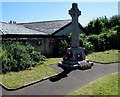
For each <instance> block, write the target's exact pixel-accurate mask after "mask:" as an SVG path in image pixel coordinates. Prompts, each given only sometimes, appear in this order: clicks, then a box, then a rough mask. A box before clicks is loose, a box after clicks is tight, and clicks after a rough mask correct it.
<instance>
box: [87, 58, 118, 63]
mask: <svg viewBox="0 0 120 97" xmlns="http://www.w3.org/2000/svg"><path fill="white" fill-rule="evenodd" d="M88 60H89V59H88ZM89 61H91V62H94V63H99V64H113V63H120V62H109V63H101V62H96V61H92V60H89Z"/></svg>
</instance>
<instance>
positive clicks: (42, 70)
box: [0, 50, 118, 88]
mask: <svg viewBox="0 0 120 97" xmlns="http://www.w3.org/2000/svg"><path fill="white" fill-rule="evenodd" d="M87 58H88V59H90V60H92V61H95V62H101V63H109V62H118V50H109V51H105V52H95V53H92V54H90V55H88V56H87ZM60 61H62V58H47V59H46V61H45V62H44V63H43V64H42V65H38V66H36V67H34V68H32V69H31V70H23V71H20V72H10V73H7V74H1V75H0V82H1V83H2V84H3V85H5V86H6V87H8V88H17V87H20V86H23V85H25V84H28V83H31V82H34V81H37V80H41V79H43V78H45V77H49V76H52V75H54V74H57V73H58V72H57V71H55V70H52V69H50V68H47V67H46V66H47V65H52V64H57V63H58V62H60ZM1 79H2V80H1Z"/></svg>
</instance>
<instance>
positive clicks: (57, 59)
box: [43, 58, 62, 65]
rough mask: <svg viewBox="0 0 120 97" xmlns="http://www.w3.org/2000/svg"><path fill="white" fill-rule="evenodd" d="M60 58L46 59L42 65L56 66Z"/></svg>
mask: <svg viewBox="0 0 120 97" xmlns="http://www.w3.org/2000/svg"><path fill="white" fill-rule="evenodd" d="M61 61H62V58H47V59H46V61H45V62H44V63H43V65H53V64H58V62H61Z"/></svg>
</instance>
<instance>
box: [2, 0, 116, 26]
mask: <svg viewBox="0 0 120 97" xmlns="http://www.w3.org/2000/svg"><path fill="white" fill-rule="evenodd" d="M71 7H72V2H2V20H0V21H4V22H9V21H10V20H14V21H16V22H18V23H20V22H37V21H49V20H65V19H71V17H70V15H69V14H68V10H70V9H71ZM78 7H79V10H80V11H81V16H80V17H79V22H80V23H81V24H82V25H83V26H85V25H86V24H87V23H88V22H89V21H90V20H93V19H95V18H97V17H102V16H107V17H111V16H113V15H116V14H118V2H78Z"/></svg>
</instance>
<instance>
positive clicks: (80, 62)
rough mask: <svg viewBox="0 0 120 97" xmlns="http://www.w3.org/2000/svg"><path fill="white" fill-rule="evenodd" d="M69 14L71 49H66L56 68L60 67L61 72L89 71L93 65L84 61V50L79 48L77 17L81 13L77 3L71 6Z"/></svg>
mask: <svg viewBox="0 0 120 97" xmlns="http://www.w3.org/2000/svg"><path fill="white" fill-rule="evenodd" d="M69 14H70V16H71V17H72V31H71V32H72V40H71V47H70V48H68V49H67V51H66V55H64V57H63V61H62V62H59V63H58V67H61V68H62V69H63V70H75V69H79V70H86V69H90V68H91V67H92V66H93V63H92V62H90V61H89V60H86V59H85V56H86V55H85V53H84V50H83V49H82V47H80V46H79V28H78V27H79V25H78V17H79V16H80V15H81V11H79V9H78V7H77V3H73V4H72V8H71V9H70V10H69Z"/></svg>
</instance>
